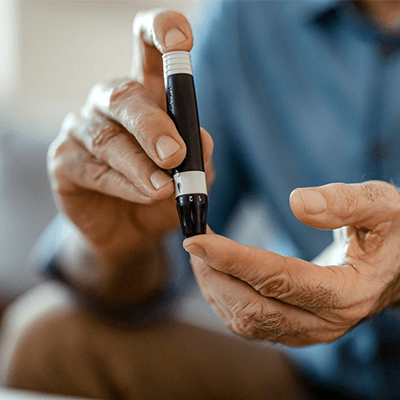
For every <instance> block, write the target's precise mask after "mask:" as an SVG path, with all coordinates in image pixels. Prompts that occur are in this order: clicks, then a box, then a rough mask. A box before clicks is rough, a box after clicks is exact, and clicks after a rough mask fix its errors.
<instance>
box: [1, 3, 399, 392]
mask: <svg viewBox="0 0 400 400" xmlns="http://www.w3.org/2000/svg"><path fill="white" fill-rule="evenodd" d="M199 21H201V24H199V27H198V28H197V29H196V30H195V32H196V35H195V39H196V45H195V48H194V53H193V58H194V72H195V81H196V89H197V93H198V105H199V113H200V119H201V124H202V126H203V127H204V128H206V129H207V131H209V132H210V133H211V136H212V138H211V136H210V134H209V133H208V132H207V131H206V130H202V142H203V150H204V155H205V162H206V166H207V171H206V172H207V175H208V176H209V178H210V180H212V178H213V175H214V168H213V165H212V163H211V154H212V153H213V146H214V153H213V161H214V163H215V183H214V185H213V187H212V190H211V193H210V215H209V223H210V226H211V228H212V229H213V230H214V231H216V232H218V233H223V231H224V228H225V227H226V225H227V221H229V219H230V218H231V216H232V214H233V213H234V211H235V209H236V208H237V205H238V204H239V203H240V201H241V199H243V198H244V197H245V196H249V195H251V196H257V197H258V198H259V199H260V200H261V201H262V202H263V203H264V204H265V207H266V208H267V209H268V211H269V215H270V216H271V219H272V221H273V222H274V226H275V233H276V235H277V237H278V242H279V243H280V244H282V243H283V244H286V247H285V249H286V252H287V254H285V256H283V255H278V254H276V253H274V252H273V251H269V250H274V248H270V249H269V250H265V249H257V248H253V247H249V246H243V245H240V244H239V243H236V242H234V241H232V240H230V239H227V238H225V237H223V236H220V235H216V234H214V233H213V232H212V231H211V230H209V232H208V233H207V234H206V235H201V236H198V237H193V238H190V239H186V240H185V241H184V242H183V246H184V248H185V249H186V250H187V251H188V252H189V253H190V254H191V262H192V266H193V270H194V273H195V276H196V278H197V281H198V284H199V286H200V288H201V290H202V292H203V294H204V296H205V298H206V299H207V300H208V301H209V302H210V303H211V305H212V306H213V308H214V309H215V310H216V312H217V313H218V314H219V315H220V316H221V317H222V319H223V320H224V321H225V322H226V324H227V325H228V327H229V328H230V329H231V330H233V331H234V332H235V333H238V334H240V335H243V336H245V337H250V338H259V339H260V338H261V339H267V340H269V341H273V342H278V343H282V344H285V345H287V346H290V347H298V346H309V345H315V344H321V343H331V342H332V343H331V344H329V345H328V344H325V345H322V344H321V345H317V346H312V347H306V348H304V349H300V350H296V349H294V350H292V349H291V348H289V347H288V348H285V352H286V354H289V356H290V358H291V359H292V361H289V359H287V358H286V357H287V356H286V355H281V353H279V352H277V351H276V350H275V349H270V348H268V347H267V348H264V349H262V350H261V349H260V347H259V345H258V344H255V343H247V342H243V341H236V340H234V339H232V338H231V337H224V336H222V337H221V336H219V335H216V334H214V333H210V332H204V331H203V330H201V329H197V328H193V327H190V326H187V325H184V324H181V323H178V322H176V321H174V320H173V319H171V316H170V315H169V313H168V311H169V310H171V309H172V307H171V304H172V303H171V300H172V299H173V298H174V296H177V293H178V292H179V289H182V288H184V287H185V286H184V285H185V284H184V282H185V281H187V280H188V279H189V278H188V275H185V273H184V272H183V271H182V268H184V265H185V261H184V260H183V259H182V258H181V255H180V254H179V250H178V249H179V247H180V243H178V245H176V241H178V242H179V241H181V239H179V238H178V239H177V238H176V237H175V238H174V239H171V238H170V236H169V235H170V233H171V232H172V231H173V230H174V229H176V227H177V223H178V222H177V216H176V211H175V204H174V200H173V191H174V189H173V183H172V180H171V178H170V176H169V175H168V173H166V170H168V169H171V168H173V167H176V166H177V165H179V164H180V163H181V162H182V160H183V159H184V157H185V151H186V150H185V145H184V142H183V141H182V139H181V138H180V136H179V134H178V132H177V131H176V129H175V127H174V125H173V123H172V121H171V120H170V119H169V117H168V116H167V114H166V113H165V93H164V84H163V78H162V63H161V55H162V53H165V52H167V51H174V50H186V51H189V50H190V49H191V48H192V43H193V39H192V32H191V29H190V26H189V24H188V22H187V21H186V19H185V18H184V17H183V16H181V15H179V14H176V13H172V12H168V11H149V12H146V13H143V14H140V15H138V16H137V18H136V19H135V23H134V55H133V66H132V71H131V77H130V79H129V80H127V79H123V80H115V81H112V82H110V83H108V84H105V85H98V86H96V87H95V88H94V89H93V90H92V92H91V94H90V95H89V98H88V101H87V103H86V105H85V106H84V107H83V109H82V110H81V111H80V112H78V113H73V114H70V115H69V116H68V117H67V118H66V120H65V121H64V124H63V126H62V129H61V132H60V134H59V136H58V137H57V139H56V140H55V141H54V143H53V144H52V146H51V148H50V150H49V163H48V165H49V173H50V179H51V182H52V185H53V190H54V194H55V198H56V201H57V204H58V206H59V209H60V212H61V213H62V214H63V215H64V218H61V217H60V218H59V220H58V221H56V222H55V223H54V225H53V227H52V228H51V229H52V230H51V231H49V232H50V233H48V234H47V236H46V237H45V238H44V239H43V241H42V245H43V246H44V245H46V246H50V244H49V242H51V239H50V238H51V237H52V238H54V237H56V236H57V232H58V233H59V232H60V230H61V229H64V230H65V229H66V226H68V230H69V236H68V240H61V241H58V243H55V244H54V245H53V248H54V254H53V257H52V258H51V260H50V257H49V256H48V255H46V257H47V259H46V260H45V265H46V271H47V274H48V275H51V276H53V277H56V278H57V279H58V280H59V281H61V282H63V283H64V284H66V286H67V287H68V288H69V289H68V290H69V291H68V293H72V294H73V300H68V301H67V300H65V299H62V300H61V301H59V305H58V306H57V307H56V308H54V309H51V310H50V311H49V310H48V309H46V310H47V311H46V313H45V316H43V313H42V314H41V317H40V318H39V317H37V316H34V317H31V318H30V320H29V321H30V322H29V323H27V324H26V325H25V327H24V329H20V330H19V331H18V332H16V335H17V336H16V337H17V339H16V340H14V342H13V343H12V345H9V348H10V350H9V351H8V353H7V354H8V355H7V364H6V372H5V377H6V382H7V383H8V384H9V385H11V386H15V387H23V388H29V389H37V390H45V391H53V392H59V393H65V394H79V395H87V396H92V397H96V396H97V397H110V398H124V399H125V398H126V399H130V398H135V397H140V398H158V397H161V398H163V397H164V398H169V397H171V398H172V397H173V398H188V397H191V398H193V397H195V398H196V397H198V398H220V397H224V396H225V397H226V398H252V397H254V398H262V397H263V396H264V397H268V398H275V397H276V398H295V397H300V396H311V397H312V396H314V397H316V398H318V397H320V396H322V395H327V394H332V393H335V395H336V396H337V397H340V396H343V397H345V396H347V398H348V397H349V396H353V397H355V398H369V397H370V398H377V397H381V398H391V397H393V396H397V395H399V392H398V389H397V381H398V380H397V375H396V374H397V370H398V368H397V367H398V363H399V362H400V349H399V341H398V336H399V332H400V322H399V320H398V314H397V312H396V311H391V310H386V311H385V312H383V313H381V312H382V311H383V310H384V309H387V308H390V307H391V306H394V305H396V303H397V302H398V301H399V299H400V288H399V276H400V270H399V266H400V195H399V193H398V191H397V189H396V188H395V187H394V186H393V185H392V184H389V183H387V182H385V181H389V180H391V179H393V180H394V182H396V180H398V179H399V177H400V160H399V157H397V156H396V155H397V154H398V153H399V150H400V140H399V139H398V122H399V119H400V57H399V49H400V35H399V30H398V29H399V26H400V25H399V21H400V5H399V3H398V2H394V1H393V2H392V1H391V2H366V1H365V2H336V1H318V2H308V1H299V2H271V1H267V2H261V1H254V2H252V1H245V2H233V1H217V2H215V4H213V5H212V7H211V8H210V10H208V11H207V13H206V14H205V16H203V17H202V18H200V19H199ZM365 180H370V181H369V182H364V183H357V182H361V181H365ZM332 182H344V183H333V184H330V185H326V186H320V185H325V184H327V183H332ZM296 188H297V189H296ZM294 189H295V190H294ZM293 190H294V191H293ZM290 193H292V194H291V196H290V208H291V210H290V208H289V205H288V199H289V195H290ZM293 214H294V216H293ZM295 217H296V218H297V219H296V218H295ZM313 228H316V229H313ZM339 228H340V229H339ZM338 229H339V230H338ZM328 230H336V231H335V232H337V235H336V241H335V242H334V244H333V245H332V246H331V247H330V249H328V256H326V257H325V259H328V261H329V266H327V267H322V266H319V265H317V264H313V263H310V262H308V261H305V260H307V259H308V260H311V259H312V258H313V257H315V256H317V255H318V253H320V252H321V251H322V250H323V249H324V248H325V247H326V246H328V245H329V243H330V241H331V234H330V233H329V232H328ZM174 246H175V247H174ZM171 249H172V251H171ZM331 255H334V258H332V257H330V256H331ZM289 256H290V257H289ZM46 257H45V258H46ZM40 293H41V291H40V289H38V290H37V291H36V292H35V293H34V294H32V295H30V296H31V297H28V300H24V299H22V300H21V302H20V304H19V305H18V303H17V305H16V306H15V309H14V311H13V312H11V313H10V316H9V321H12V320H13V317H14V316H15V315H18V312H19V310H20V309H21V307H22V305H23V304H24V301H25V304H26V302H27V301H29V302H35V301H36V299H37V297H38V296H40ZM68 296H70V294H69V295H68ZM71 302H72V303H71ZM366 320H367V321H366ZM353 328H354V329H353ZM11 332H12V331H11ZM5 345H7V341H5ZM292 362H293V364H292ZM37 363H40V368H37Z"/></svg>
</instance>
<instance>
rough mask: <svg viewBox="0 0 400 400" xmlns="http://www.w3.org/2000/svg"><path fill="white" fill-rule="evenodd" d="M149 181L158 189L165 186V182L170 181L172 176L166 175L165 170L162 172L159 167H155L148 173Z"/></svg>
mask: <svg viewBox="0 0 400 400" xmlns="http://www.w3.org/2000/svg"><path fill="white" fill-rule="evenodd" d="M150 181H151V183H152V185H153V186H154V188H155V189H160V188H162V187H163V186H165V185H166V184H167V183H169V182H171V181H172V178H171V177H170V176H168V175H167V174H166V173H165V172H162V171H160V170H159V169H156V170H155V171H154V172H153V173H152V174H151V175H150Z"/></svg>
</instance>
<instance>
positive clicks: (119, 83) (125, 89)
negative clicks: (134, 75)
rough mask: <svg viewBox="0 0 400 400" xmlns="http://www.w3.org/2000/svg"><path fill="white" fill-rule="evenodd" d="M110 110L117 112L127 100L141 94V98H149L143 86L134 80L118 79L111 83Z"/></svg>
mask: <svg viewBox="0 0 400 400" xmlns="http://www.w3.org/2000/svg"><path fill="white" fill-rule="evenodd" d="M109 85H110V87H111V90H110V99H109V103H110V110H111V111H113V110H116V109H118V107H120V106H121V104H124V103H126V101H127V100H129V99H131V98H132V97H133V96H136V95H138V94H140V95H141V96H145V97H147V98H148V97H149V95H148V94H147V92H146V90H145V89H144V87H143V85H142V84H140V83H139V82H136V81H134V80H128V79H127V78H124V79H117V80H114V81H111V82H110V84H109Z"/></svg>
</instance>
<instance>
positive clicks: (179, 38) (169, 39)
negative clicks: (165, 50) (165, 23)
mask: <svg viewBox="0 0 400 400" xmlns="http://www.w3.org/2000/svg"><path fill="white" fill-rule="evenodd" d="M185 40H187V36H186V35H185V34H184V33H183V32H182V31H181V30H180V29H177V28H174V29H171V30H170V31H168V32H167V33H166V35H165V37H164V42H165V45H166V46H167V47H172V46H175V45H177V44H179V43H182V42H184V41H185Z"/></svg>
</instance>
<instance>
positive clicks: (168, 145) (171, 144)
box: [156, 136, 181, 160]
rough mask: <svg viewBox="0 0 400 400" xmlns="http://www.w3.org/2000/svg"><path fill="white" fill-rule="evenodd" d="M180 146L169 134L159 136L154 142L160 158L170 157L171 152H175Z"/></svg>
mask: <svg viewBox="0 0 400 400" xmlns="http://www.w3.org/2000/svg"><path fill="white" fill-rule="evenodd" d="M180 148H181V146H179V144H178V142H176V141H175V140H174V139H172V138H171V137H170V136H161V137H160V139H158V142H157V143H156V150H157V153H158V156H159V157H160V158H161V160H165V159H166V158H168V157H171V156H172V154H174V153H176V152H177V151H178V150H179V149H180Z"/></svg>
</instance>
